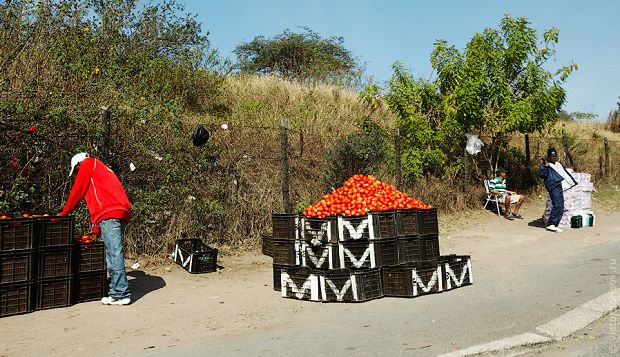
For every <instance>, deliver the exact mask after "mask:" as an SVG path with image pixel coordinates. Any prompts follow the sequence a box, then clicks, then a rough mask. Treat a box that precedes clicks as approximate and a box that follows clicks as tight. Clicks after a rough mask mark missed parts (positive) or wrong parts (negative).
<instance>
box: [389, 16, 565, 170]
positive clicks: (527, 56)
mask: <svg viewBox="0 0 620 357" xmlns="http://www.w3.org/2000/svg"><path fill="white" fill-rule="evenodd" d="M558 39H559V30H558V29H556V28H551V29H549V30H547V31H545V32H544V33H543V35H542V39H539V38H538V34H537V32H536V30H535V29H533V28H532V27H531V26H530V22H529V21H528V20H527V19H526V18H524V17H519V18H513V17H512V16H511V15H509V14H506V15H505V16H504V17H503V19H502V21H501V23H500V26H499V27H498V28H496V29H495V28H487V29H485V30H484V31H482V32H478V33H476V34H475V35H474V36H473V37H472V38H471V40H470V41H469V42H468V44H467V46H466V48H465V49H464V50H463V51H459V50H458V49H456V48H455V47H454V46H450V45H449V44H448V42H447V41H445V40H438V41H437V42H436V43H435V48H434V50H433V52H432V54H431V64H432V66H433V69H434V70H435V71H436V74H437V78H436V80H434V81H432V82H431V81H424V80H415V79H413V78H412V76H410V75H406V74H405V73H404V72H403V68H402V66H399V65H397V66H395V70H394V74H393V77H392V80H391V81H390V83H389V88H388V96H387V99H388V102H389V103H390V107H391V108H392V110H393V111H394V112H395V113H396V115H397V117H398V120H399V125H400V127H401V129H403V130H401V131H403V132H404V133H405V136H406V137H411V139H412V140H410V141H409V147H408V148H407V147H406V148H405V151H404V154H405V160H406V158H407V156H412V157H417V158H419V159H420V158H423V157H427V159H424V160H418V161H419V162H418V164H417V165H413V169H414V171H413V172H415V173H416V175H419V174H420V173H422V172H423V171H424V172H428V171H429V170H431V169H433V168H434V170H437V166H436V165H438V164H442V163H443V162H445V161H446V160H449V159H450V158H451V156H452V154H456V153H458V151H459V150H458V147H460V145H461V143H462V141H461V140H462V136H463V134H464V133H466V132H473V133H477V134H483V135H485V136H488V137H490V138H491V144H490V145H489V146H491V147H492V148H494V149H495V150H504V149H505V148H506V145H507V140H506V136H507V134H510V133H515V132H519V133H531V132H535V131H542V130H543V129H544V128H545V127H546V126H547V125H548V124H549V123H552V122H554V121H555V120H557V118H558V114H559V112H560V110H561V107H562V105H563V104H564V102H565V98H566V93H565V90H564V89H563V88H562V84H563V82H564V81H565V80H566V79H567V78H568V76H569V75H570V73H571V72H572V71H573V70H575V69H576V68H577V65H576V64H570V65H567V66H563V67H561V68H559V69H558V70H556V71H554V72H550V71H548V70H547V69H546V68H545V64H546V63H547V61H548V60H549V59H550V58H552V57H553V56H554V55H555V53H556V45H557V43H558ZM431 138H432V139H431ZM455 145H456V149H455V147H454V146H455ZM429 149H431V151H432V150H435V149H441V150H440V152H441V153H442V154H439V153H437V155H434V154H433V155H431V158H432V159H433V160H431V161H429V160H428V156H429V155H430V154H429V153H425V152H424V151H425V150H426V151H428V150H429ZM452 158H453V159H454V160H449V161H450V162H457V163H458V161H456V160H457V157H452ZM496 158H497V152H495V153H494V154H493V160H492V161H495V160H496ZM492 165H493V166H494V165H495V162H493V163H492ZM425 168H426V169H425ZM444 169H447V168H444Z"/></svg>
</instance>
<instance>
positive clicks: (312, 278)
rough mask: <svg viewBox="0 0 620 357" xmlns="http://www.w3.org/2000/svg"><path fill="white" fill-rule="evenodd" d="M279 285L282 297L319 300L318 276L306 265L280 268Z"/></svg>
mask: <svg viewBox="0 0 620 357" xmlns="http://www.w3.org/2000/svg"><path fill="white" fill-rule="evenodd" d="M280 286H281V290H280V291H281V293H282V297H285V298H290V299H299V300H311V301H320V288H319V276H318V275H317V273H316V271H314V270H312V269H310V268H308V267H287V268H282V271H281V274H280Z"/></svg>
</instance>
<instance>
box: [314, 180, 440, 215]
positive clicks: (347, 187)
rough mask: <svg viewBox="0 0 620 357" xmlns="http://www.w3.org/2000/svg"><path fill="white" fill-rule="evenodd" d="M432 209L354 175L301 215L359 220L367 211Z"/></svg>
mask: <svg viewBox="0 0 620 357" xmlns="http://www.w3.org/2000/svg"><path fill="white" fill-rule="evenodd" d="M431 207H432V206H431V205H427V204H425V203H424V202H422V201H420V200H417V199H415V198H411V197H409V196H407V194H405V193H403V192H400V191H398V190H397V189H396V187H395V186H394V185H390V184H388V183H385V182H381V181H379V180H377V179H376V178H375V177H374V176H372V175H362V174H357V175H353V176H351V177H350V178H349V179H348V180H347V181H345V183H344V184H343V185H342V186H341V187H339V188H338V189H336V190H334V191H332V192H331V193H329V194H327V195H325V196H323V199H322V200H320V201H318V202H316V203H315V204H313V205H309V206H308V207H306V209H304V211H303V212H302V213H303V215H304V216H306V217H309V218H325V217H328V216H335V215H344V216H359V215H363V214H366V213H368V212H370V211H390V210H395V209H411V208H415V209H426V208H431Z"/></svg>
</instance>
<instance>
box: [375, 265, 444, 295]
mask: <svg viewBox="0 0 620 357" xmlns="http://www.w3.org/2000/svg"><path fill="white" fill-rule="evenodd" d="M382 274H383V293H384V294H385V296H398V297H416V296H419V295H427V294H434V293H440V292H442V291H443V278H442V264H441V263H437V262H436V263H428V262H419V263H414V264H407V265H401V266H392V267H383V268H382Z"/></svg>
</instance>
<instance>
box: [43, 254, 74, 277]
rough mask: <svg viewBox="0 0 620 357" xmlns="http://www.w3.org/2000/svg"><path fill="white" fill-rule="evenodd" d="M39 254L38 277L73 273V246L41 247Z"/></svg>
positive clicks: (61, 275)
mask: <svg viewBox="0 0 620 357" xmlns="http://www.w3.org/2000/svg"><path fill="white" fill-rule="evenodd" d="M36 256H37V265H38V267H39V268H38V271H37V277H36V278H37V279H40V278H57V277H67V276H69V275H71V274H73V265H72V263H71V262H72V258H73V246H65V247H53V248H41V249H39V251H38V252H37V253H36Z"/></svg>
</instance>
